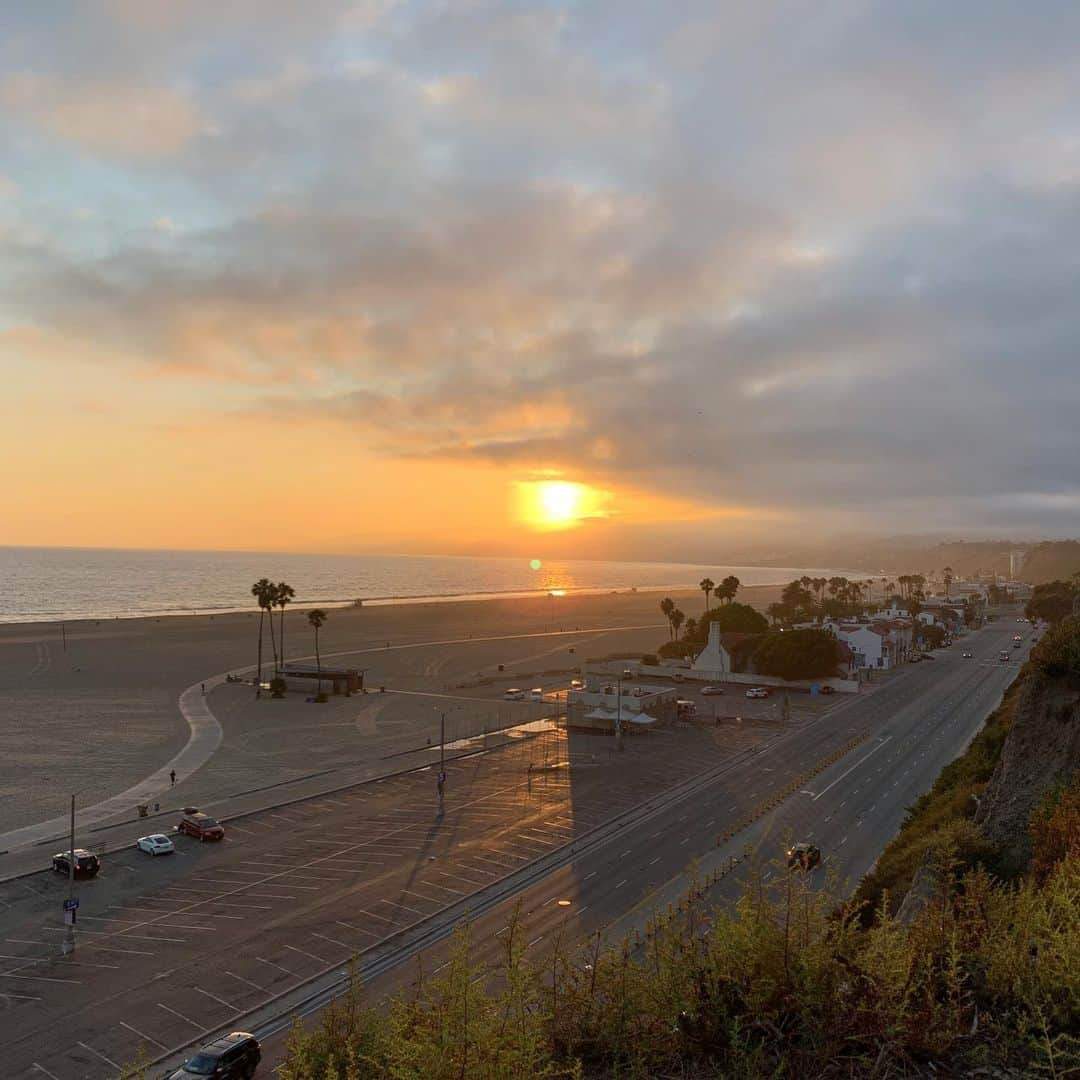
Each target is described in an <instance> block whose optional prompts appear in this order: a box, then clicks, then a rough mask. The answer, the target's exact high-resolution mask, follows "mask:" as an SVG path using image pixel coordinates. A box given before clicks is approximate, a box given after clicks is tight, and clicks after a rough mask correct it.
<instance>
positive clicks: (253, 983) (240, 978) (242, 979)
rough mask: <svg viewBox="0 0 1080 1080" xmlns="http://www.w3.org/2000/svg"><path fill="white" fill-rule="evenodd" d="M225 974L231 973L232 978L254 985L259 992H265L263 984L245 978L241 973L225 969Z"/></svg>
mask: <svg viewBox="0 0 1080 1080" xmlns="http://www.w3.org/2000/svg"><path fill="white" fill-rule="evenodd" d="M225 974H226V975H231V976H232V977H233V978H234V979H236V980H238V981H239V982H242V983H247V984H248V986H253V987H255V989H256V990H258V991H260V992H261V993H264V994H265V993H266V987H265V986H260V985H259V984H258V983H257V982H252V981H251V980H250V979H245V978H244V976H243V975H237V974H236V972H235V971H226V972H225Z"/></svg>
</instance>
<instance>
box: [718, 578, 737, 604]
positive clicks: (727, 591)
mask: <svg viewBox="0 0 1080 1080" xmlns="http://www.w3.org/2000/svg"><path fill="white" fill-rule="evenodd" d="M741 584H742V582H740V581H739V579H738V578H737V577H736V576H735V575H734V574H728V576H727V577H726V578H724V580H723V581H721V582H720V588H721V589H723V590H724V599H725V600H726V601H727V602H728V603H729V604H730V603H731V602H732V601H733V600H734V599H735V594H736V593H737V592H738V591H739V586H740V585H741Z"/></svg>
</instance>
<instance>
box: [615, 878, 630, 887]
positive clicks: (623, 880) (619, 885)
mask: <svg viewBox="0 0 1080 1080" xmlns="http://www.w3.org/2000/svg"><path fill="white" fill-rule="evenodd" d="M626 881H627V879H626V878H623V879H622V881H620V882H619V884H618V885H616V886H615V888H616V889H621V888H622V887H623V886H624V885H625V884H626Z"/></svg>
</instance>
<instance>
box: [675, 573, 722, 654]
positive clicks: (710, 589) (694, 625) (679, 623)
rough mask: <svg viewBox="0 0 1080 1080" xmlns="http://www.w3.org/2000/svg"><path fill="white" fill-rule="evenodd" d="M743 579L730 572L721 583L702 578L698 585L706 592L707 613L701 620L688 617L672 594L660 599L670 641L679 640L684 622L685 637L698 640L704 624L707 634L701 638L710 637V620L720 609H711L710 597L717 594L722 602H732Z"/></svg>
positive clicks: (717, 597)
mask: <svg viewBox="0 0 1080 1080" xmlns="http://www.w3.org/2000/svg"><path fill="white" fill-rule="evenodd" d="M741 584H742V582H741V581H739V579H738V578H737V577H736V576H735V575H734V574H729V575H728V576H727V577H726V578H724V580H723V581H721V582H720V584H719V585H717V584H716V582H715V581H713V579H712V578H702V579H701V582H700V583H699V585H698V588H699V589H701V591H702V592H703V593H704V594H705V615H704V616H703V617H702V619H701V621H700V622H699V621H698V620H697V619H693V618H691V619H687V617H686V613H685V612H684V611H681V610H680V609H679V608H678V607H676V606H675V601H674V600H672V599H671V597H670V596H665V597H664V599H663V600H661V601H660V610H661V611H662V612H663V613H664V617H665V618H666V619H667V621H668V638H669V640H670V641H678V640H679V631H680V630H681V629H682V627H683V624H684V623H685V625H686V634H685V637H686V638H687V639H690V640H697V637H698V635H699V633H700V628H701V627H702V626H705V627H706V632H705V634H703V635H701V640H702V641H704V640H705V638H706V637H708V629H707V627H708V620H709V617H710V616H711V615H712V613H713V611H716V610H719V609H717V608H714V609H712V611H710V609H709V597H710V596H715V597H716V599H717V600H719V601H720V602H721V603H722V604H731V603H732V602H733V601H734V599H735V596H736V594H737V593H738V591H739V586H740V585H741Z"/></svg>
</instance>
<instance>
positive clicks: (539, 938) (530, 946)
mask: <svg viewBox="0 0 1080 1080" xmlns="http://www.w3.org/2000/svg"><path fill="white" fill-rule="evenodd" d="M543 940H544V935H543V934H541V935H540V936H539V937H538V938H534V939H533V940H532V941H530V942H529V944H528V945H526V946H525V948H526V949H531V948H532V947H533V946H534V945H536V944H537V943H539V942H541V941H543Z"/></svg>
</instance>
